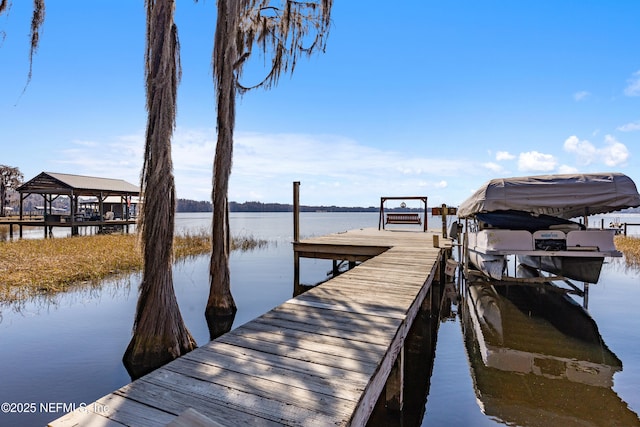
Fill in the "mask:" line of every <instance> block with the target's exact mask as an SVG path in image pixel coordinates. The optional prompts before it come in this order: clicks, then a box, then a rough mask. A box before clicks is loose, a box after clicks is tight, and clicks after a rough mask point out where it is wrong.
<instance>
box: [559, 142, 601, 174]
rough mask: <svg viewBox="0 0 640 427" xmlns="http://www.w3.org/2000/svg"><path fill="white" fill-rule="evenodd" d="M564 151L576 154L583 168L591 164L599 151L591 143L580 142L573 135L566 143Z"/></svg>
mask: <svg viewBox="0 0 640 427" xmlns="http://www.w3.org/2000/svg"><path fill="white" fill-rule="evenodd" d="M563 147H564V151H566V152H568V153H572V154H575V155H576V157H577V161H578V163H579V164H580V165H582V166H587V165H589V164H591V163H592V162H593V161H594V159H595V158H596V157H597V155H598V150H597V149H596V147H594V146H593V144H592V143H590V142H589V141H586V140H585V141H580V139H579V138H578V137H577V136H575V135H572V136H570V137H569V138H567V139H566V140H565V141H564V146H563Z"/></svg>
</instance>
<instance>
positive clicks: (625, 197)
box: [458, 173, 640, 283]
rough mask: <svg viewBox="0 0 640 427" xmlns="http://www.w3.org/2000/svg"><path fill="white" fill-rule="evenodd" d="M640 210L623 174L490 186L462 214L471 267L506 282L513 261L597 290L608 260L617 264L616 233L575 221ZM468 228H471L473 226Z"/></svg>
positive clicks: (638, 200) (632, 186)
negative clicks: (511, 258)
mask: <svg viewBox="0 0 640 427" xmlns="http://www.w3.org/2000/svg"><path fill="white" fill-rule="evenodd" d="M636 206H640V195H639V194H638V190H637V188H636V185H635V183H634V182H633V181H632V180H631V178H629V177H628V176H626V175H624V174H621V173H591V174H564V175H538V176H525V177H515V178H500V179H493V180H491V181H489V182H487V183H485V184H484V185H483V186H482V187H480V188H479V189H478V190H477V191H476V192H475V193H474V194H473V195H472V196H471V197H469V198H468V199H467V200H465V201H464V202H463V203H462V204H461V205H460V207H459V208H458V217H460V218H463V219H465V220H467V227H466V236H465V238H466V241H465V248H466V253H467V257H468V259H469V262H471V263H472V264H474V265H475V266H476V267H477V268H478V269H480V270H481V271H482V272H483V273H485V274H486V275H488V276H489V277H491V278H494V279H496V280H502V279H503V277H504V276H505V271H506V260H507V257H508V256H509V255H516V256H518V258H519V261H520V262H521V263H524V264H526V265H529V266H531V267H534V268H537V269H539V270H542V271H547V272H549V273H552V274H557V275H560V276H562V277H563V278H569V279H574V280H579V281H583V282H588V283H595V282H597V281H598V279H599V276H600V270H601V267H602V263H603V261H604V258H605V257H619V256H621V255H622V254H621V253H620V252H619V251H617V250H616V248H615V245H614V243H613V236H614V233H615V232H614V230H599V229H588V228H586V227H585V225H583V224H580V223H578V222H575V221H572V219H575V218H579V217H584V218H585V221H584V223H585V224H587V219H586V218H587V217H588V216H589V215H594V214H601V213H609V212H614V211H618V210H621V209H626V208H630V207H636ZM469 221H471V223H469Z"/></svg>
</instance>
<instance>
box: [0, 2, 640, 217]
mask: <svg viewBox="0 0 640 427" xmlns="http://www.w3.org/2000/svg"><path fill="white" fill-rule="evenodd" d="M46 5H47V9H46V20H45V23H44V27H43V30H42V34H41V44H40V48H39V50H38V52H37V54H36V56H35V58H34V63H33V79H32V81H31V83H30V85H29V86H28V87H27V89H26V91H25V92H24V93H23V88H24V85H25V82H26V78H27V74H28V54H29V40H28V34H29V25H30V14H31V7H32V2H28V1H22V0H14V1H13V5H12V8H11V9H10V11H9V14H8V15H3V16H1V17H0V43H1V44H0V140H1V143H0V147H1V148H2V149H1V151H0V164H8V165H11V166H17V167H19V168H20V169H21V171H22V172H23V173H24V175H25V178H26V179H30V178H32V177H33V176H35V175H37V174H38V173H39V172H41V171H51V172H63V173H76V174H85V175H94V176H102V177H111V178H122V179H126V180H128V181H130V182H132V183H136V184H137V183H138V182H139V175H140V168H141V165H142V151H143V142H144V129H145V125H146V111H145V99H144V85H143V84H144V74H143V72H144V70H143V54H144V32H145V16H144V2H143V1H142V0H140V1H133V0H127V1H124V0H123V1H117V2H114V1H112V0H111V1H106V0H92V1H86V0H47V2H46ZM114 5H115V6H114ZM638 16H640V2H638V1H632V0H626V1H625V0H620V1H615V2H605V1H585V0H581V1H545V0H543V1H506V0H505V1H497V0H496V1H477V0H473V1H472V0H462V1H457V2H444V1H430V0H412V1H404V2H399V3H397V4H396V3H389V2H377V1H368V2H364V1H353V0H351V1H347V0H336V1H335V4H334V8H333V13H332V21H333V22H332V27H331V32H330V35H329V40H328V44H327V51H326V53H325V54H321V55H317V56H314V57H312V58H310V59H303V60H301V61H300V62H299V63H298V65H297V67H296V70H295V74H294V75H293V76H292V77H289V76H284V77H283V78H282V79H281V81H280V83H279V84H278V86H276V87H275V88H273V89H271V90H269V91H264V90H261V89H259V90H256V91H252V92H249V93H247V94H246V95H244V96H243V97H242V98H241V99H239V101H238V103H237V122H236V141H235V145H234V163H233V170H232V175H231V182H230V194H229V197H230V199H231V200H235V201H239V202H243V201H249V200H259V201H263V202H282V203H290V202H291V193H292V190H291V183H292V181H301V182H302V186H301V202H302V203H303V204H323V205H345V206H355V205H357V206H376V205H377V204H378V203H379V200H380V196H414V195H426V196H428V197H429V204H430V205H436V204H437V205H439V204H441V203H447V204H449V205H457V204H459V203H460V202H461V201H463V200H464V199H465V198H466V197H467V196H469V195H470V194H471V192H472V191H473V190H474V189H476V188H477V187H478V186H480V185H481V184H482V183H483V182H485V181H486V180H488V179H491V178H497V177H506V176H520V175H533V174H546V173H563V172H602V171H616V172H622V173H626V174H628V175H629V176H630V177H631V178H633V179H634V180H635V181H636V182H640V168H639V160H638V155H639V148H637V147H640V145H639V144H638V142H639V139H640V51H639V50H638V47H637V46H638V41H640V26H639V25H637V17H638ZM176 21H177V25H178V31H179V36H180V42H181V48H182V49H181V59H182V67H183V75H182V81H181V85H180V87H179V94H178V97H179V98H178V118H177V129H176V132H175V135H174V141H173V158H174V174H175V178H176V184H177V191H178V197H181V198H191V199H197V200H209V198H210V191H211V175H212V164H213V154H214V145H215V106H214V89H213V83H212V73H211V50H212V44H213V32H214V24H215V1H213V0H204V1H203V0H200V2H198V3H194V2H193V1H190V0H178V1H177V7H176ZM2 31H3V32H4V35H3V34H2V33H1V32H2ZM3 37H4V39H3ZM2 40H3V41H2ZM261 64H262V62H261V60H260V59H256V60H254V61H253V62H252V64H251V65H252V67H251V69H250V70H248V72H247V77H248V81H247V83H251V81H252V79H256V78H257V76H259V75H260V72H261V69H260V65H261Z"/></svg>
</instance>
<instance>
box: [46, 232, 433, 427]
mask: <svg viewBox="0 0 640 427" xmlns="http://www.w3.org/2000/svg"><path fill="white" fill-rule="evenodd" d="M332 248H333V249H332ZM358 248H360V249H358ZM371 248H378V249H377V250H374V251H373V253H374V255H366V257H368V258H369V259H368V260H367V261H365V262H363V263H362V264H360V265H358V266H357V267H355V268H353V269H352V270H349V271H348V272H346V273H343V274H341V275H339V276H337V277H335V278H333V279H331V280H329V281H327V282H325V283H323V284H322V285H319V286H317V287H315V288H313V289H311V290H309V291H308V292H306V293H304V294H302V295H300V296H297V297H295V298H292V299H290V300H288V301H286V302H285V303H284V304H282V305H280V306H278V307H276V308H274V309H273V310H271V311H269V312H267V313H265V314H264V315H262V316H260V317H258V318H256V319H254V320H253V321H251V322H248V323H246V324H245V325H242V326H240V327H238V328H236V329H234V330H232V331H231V332H229V333H227V334H225V335H223V336H221V337H220V338H218V339H216V340H215V341H211V342H209V343H207V344H205V345H203V346H201V347H199V348H197V349H196V350H194V351H192V352H190V353H188V354H186V355H184V356H183V357H180V358H179V359H176V360H174V361H173V362H171V363H168V364H167V365H165V366H163V367H161V368H159V369H157V370H155V371H153V372H152V373H150V374H148V375H146V376H144V377H142V378H140V379H138V380H136V381H134V382H132V383H131V384H128V385H125V386H124V387H122V388H120V389H118V390H116V391H114V392H113V393H111V394H108V395H107V396H104V397H102V398H100V399H98V400H97V401H96V402H94V403H92V404H88V405H87V406H86V408H82V409H83V410H82V411H81V410H76V411H74V412H71V413H69V414H67V415H65V416H63V417H61V418H59V419H58V420H55V421H53V422H52V423H51V424H50V425H51V426H55V427H60V426H73V425H82V426H85V425H100V426H121V425H131V426H166V425H168V424H170V423H174V424H171V425H189V424H187V423H185V424H179V423H180V422H182V421H183V420H185V419H186V418H190V417H191V416H193V415H194V414H195V416H204V417H206V419H207V422H209V424H204V425H211V426H237V425H252V426H281V425H291V426H293V425H295V426H328V425H335V426H361V425H365V424H366V422H367V420H368V418H369V416H370V414H371V412H372V410H373V407H374V406H375V404H376V402H377V400H378V397H379V396H380V394H381V393H382V392H383V391H384V390H385V383H386V382H387V378H388V377H389V375H390V373H392V370H393V368H394V364H396V363H397V361H401V359H402V355H403V344H404V340H405V338H406V336H407V334H408V331H409V328H410V327H411V324H412V323H413V320H414V318H415V316H416V314H417V313H418V310H419V308H420V306H421V304H422V302H423V300H424V298H425V296H426V295H427V292H428V290H429V287H430V285H431V283H432V281H433V280H434V278H435V277H436V275H437V274H438V267H439V264H440V263H439V261H441V259H442V256H443V254H442V251H441V250H440V249H438V248H434V247H433V234H432V233H424V232H410V231H390V230H386V231H385V230H382V231H379V230H373V229H363V230H354V231H349V232H345V233H339V234H332V235H328V236H322V237H318V238H313V239H307V240H303V241H301V242H298V243H295V244H294V252H295V253H296V254H297V255H300V256H304V257H309V256H314V254H316V255H320V256H319V257H327V256H328V255H329V253H330V252H329V251H331V250H334V251H337V252H340V250H341V249H342V250H344V249H346V251H344V252H347V253H349V254H350V255H349V256H353V257H355V258H358V257H360V256H359V255H358V253H359V252H362V253H365V254H367V253H369V252H371ZM314 251H315V252H314ZM375 253H378V255H377V256H375ZM363 256H364V255H363ZM371 256H373V258H371ZM400 371H402V369H400ZM392 375H393V374H392ZM387 393H388V391H387ZM187 410H188V411H187ZM185 411H186V412H185ZM194 411H195V412H194Z"/></svg>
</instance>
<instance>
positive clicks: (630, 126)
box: [618, 120, 640, 132]
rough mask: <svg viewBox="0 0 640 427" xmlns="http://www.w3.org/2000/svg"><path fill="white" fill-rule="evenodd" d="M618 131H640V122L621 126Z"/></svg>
mask: <svg viewBox="0 0 640 427" xmlns="http://www.w3.org/2000/svg"><path fill="white" fill-rule="evenodd" d="M618 130H619V131H622V132H633V131H637V130H640V120H638V121H635V122H631V123H627V124H624V125H622V126H619V127H618Z"/></svg>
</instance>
